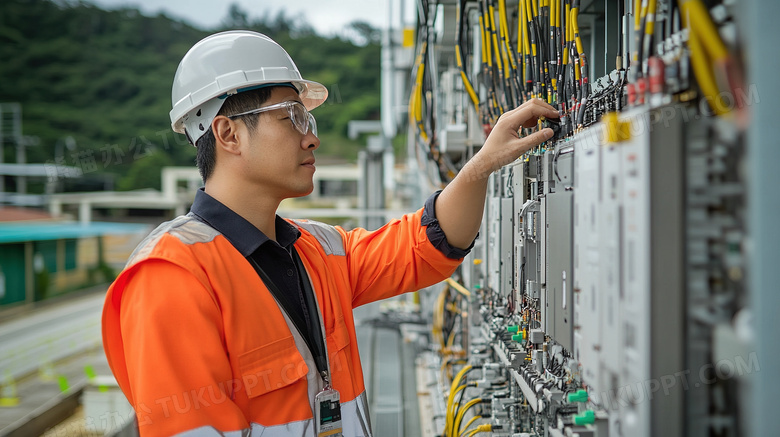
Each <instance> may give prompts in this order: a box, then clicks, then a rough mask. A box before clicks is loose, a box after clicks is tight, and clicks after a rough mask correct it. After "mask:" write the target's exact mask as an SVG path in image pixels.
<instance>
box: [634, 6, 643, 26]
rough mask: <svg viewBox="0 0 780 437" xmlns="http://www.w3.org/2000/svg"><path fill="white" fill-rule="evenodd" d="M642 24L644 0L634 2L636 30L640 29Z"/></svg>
mask: <svg viewBox="0 0 780 437" xmlns="http://www.w3.org/2000/svg"><path fill="white" fill-rule="evenodd" d="M641 25H642V0H636V1H635V2H634V30H639V27H640V26H641Z"/></svg>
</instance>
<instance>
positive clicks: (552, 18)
mask: <svg viewBox="0 0 780 437" xmlns="http://www.w3.org/2000/svg"><path fill="white" fill-rule="evenodd" d="M548 6H549V7H550V27H551V28H552V27H555V0H550V4H549V5H548Z"/></svg>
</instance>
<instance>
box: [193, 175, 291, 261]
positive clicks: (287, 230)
mask: <svg viewBox="0 0 780 437" xmlns="http://www.w3.org/2000/svg"><path fill="white" fill-rule="evenodd" d="M190 212H192V213H193V214H195V215H196V216H198V218H199V219H200V220H202V221H203V222H205V223H206V224H208V225H209V226H211V227H212V228H214V229H216V230H217V231H219V232H220V233H221V234H222V235H224V236H225V238H227V239H228V241H230V243H231V244H232V245H233V247H235V248H236V249H237V250H238V251H239V252H241V255H243V256H245V257H247V256H249V255H251V254H252V253H253V252H254V251H255V250H257V248H258V247H260V246H262V245H263V244H265V243H266V242H269V241H271V239H269V238H268V237H267V236H266V235H265V234H264V233H263V232H262V231H261V230H259V229H257V228H256V227H255V226H254V225H253V224H252V223H249V222H248V221H247V220H246V219H245V218H243V217H241V216H240V215H238V214H237V213H236V212H235V211H233V210H232V209H230V208H228V207H227V206H225V205H224V204H222V202H220V201H219V200H217V199H215V198H213V197H211V196H210V195H208V194H207V193H206V192H205V191H204V190H203V188H200V189H199V190H198V191H197V192H196V193H195V201H194V202H193V203H192V207H191V208H190ZM300 236H301V232H300V231H299V230H298V229H297V228H296V227H295V226H293V225H292V224H290V223H288V222H287V221H286V220H284V219H283V218H281V217H279V216H278V215H277V216H276V243H278V244H279V245H280V246H282V247H284V248H289V246H291V245H292V244H293V243H295V241H296V240H298V237H300Z"/></svg>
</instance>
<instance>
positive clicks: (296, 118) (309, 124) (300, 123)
mask: <svg viewBox="0 0 780 437" xmlns="http://www.w3.org/2000/svg"><path fill="white" fill-rule="evenodd" d="M276 109H286V110H287V113H288V114H290V121H292V124H293V126H294V127H295V129H296V130H297V131H298V132H300V133H301V134H302V135H306V134H307V133H308V132H309V129H311V133H313V134H314V136H315V137H316V136H317V120H315V119H314V116H313V115H311V113H309V111H308V110H307V109H306V107H305V106H303V103H301V102H299V101H297V100H288V101H286V102H281V103H275V104H273V105H269V106H263V107H261V108H257V109H252V110H251V111H246V112H242V113H240V114H235V115H229V116H228V118H230V119H233V118H237V117H241V116H244V115H251V114H260V113H261V112H267V111H273V110H276Z"/></svg>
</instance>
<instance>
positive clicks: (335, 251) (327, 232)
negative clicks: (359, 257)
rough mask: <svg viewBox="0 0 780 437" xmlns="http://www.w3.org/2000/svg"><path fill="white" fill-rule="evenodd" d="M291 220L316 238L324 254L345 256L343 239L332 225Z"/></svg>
mask: <svg viewBox="0 0 780 437" xmlns="http://www.w3.org/2000/svg"><path fill="white" fill-rule="evenodd" d="M293 222H294V223H295V224H296V225H298V226H300V227H301V228H303V229H305V230H306V231H307V232H308V233H310V234H312V235H313V236H314V238H316V239H317V241H318V242H319V243H320V246H322V250H324V251H325V255H339V256H345V255H346V254H347V252H346V251H345V250H344V240H343V239H342V238H341V234H340V233H339V231H337V230H336V228H334V227H333V226H331V225H326V224H325V223H320V222H315V221H312V220H293Z"/></svg>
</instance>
